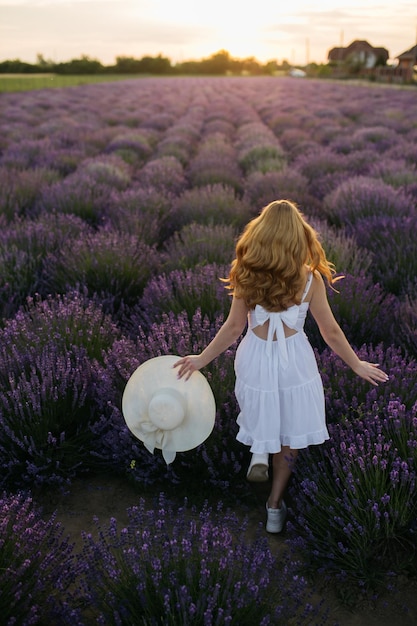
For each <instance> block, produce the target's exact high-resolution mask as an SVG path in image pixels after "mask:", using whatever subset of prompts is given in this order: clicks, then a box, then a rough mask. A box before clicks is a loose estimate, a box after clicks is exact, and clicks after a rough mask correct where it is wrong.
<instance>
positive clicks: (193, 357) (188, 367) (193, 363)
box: [173, 354, 204, 380]
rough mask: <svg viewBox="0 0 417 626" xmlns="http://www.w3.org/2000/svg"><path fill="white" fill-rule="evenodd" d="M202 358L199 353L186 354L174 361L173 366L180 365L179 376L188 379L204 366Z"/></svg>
mask: <svg viewBox="0 0 417 626" xmlns="http://www.w3.org/2000/svg"><path fill="white" fill-rule="evenodd" d="M203 365H204V364H203V363H202V359H201V356H200V355H199V354H190V355H188V356H184V357H183V358H182V359H179V360H178V361H176V362H175V363H174V366H173V367H178V368H179V369H178V378H183V377H184V376H185V380H188V379H189V378H190V376H191V374H192V373H193V372H196V371H197V370H200V369H201V368H202V367H203Z"/></svg>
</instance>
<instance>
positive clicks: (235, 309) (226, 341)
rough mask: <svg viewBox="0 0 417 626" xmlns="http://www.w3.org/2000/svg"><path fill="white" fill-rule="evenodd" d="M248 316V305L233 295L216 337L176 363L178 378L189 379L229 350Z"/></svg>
mask: <svg viewBox="0 0 417 626" xmlns="http://www.w3.org/2000/svg"><path fill="white" fill-rule="evenodd" d="M247 316H248V307H247V306H246V304H245V302H244V300H242V298H236V297H234V296H233V300H232V306H231V307H230V312H229V315H228V316H227V319H226V321H225V322H224V324H223V325H222V327H221V328H220V330H219V331H218V333H217V335H216V336H215V337H214V339H213V340H212V341H211V342H210V343H209V344H208V346H207V347H206V348H205V349H204V350H203V351H202V352H201V353H200V354H193V355H188V356H185V357H183V358H182V359H179V360H178V361H176V362H175V363H174V367H178V368H179V369H178V378H182V377H183V376H185V379H186V380H188V379H189V378H190V376H191V374H192V373H193V372H194V371H195V370H199V369H201V368H202V367H205V366H206V365H208V364H209V363H210V362H211V361H212V360H213V359H215V358H216V357H217V356H219V354H221V353H222V352H224V351H225V350H227V348H229V347H230V346H231V345H232V344H233V343H234V342H235V341H237V339H238V338H239V337H240V335H241V334H242V332H243V330H244V328H245V326H246V322H247Z"/></svg>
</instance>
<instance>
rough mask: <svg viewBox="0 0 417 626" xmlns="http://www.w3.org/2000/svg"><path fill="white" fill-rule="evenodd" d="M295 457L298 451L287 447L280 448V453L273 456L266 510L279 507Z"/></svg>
mask: <svg viewBox="0 0 417 626" xmlns="http://www.w3.org/2000/svg"><path fill="white" fill-rule="evenodd" d="M297 455H298V450H292V449H291V448H290V447H289V446H282V448H281V452H276V453H275V454H273V456H272V486H271V493H270V494H269V498H268V503H267V506H268V508H271V509H279V508H280V507H281V504H282V499H283V496H284V492H285V489H286V487H287V484H288V481H289V479H290V476H291V473H292V470H293V468H294V464H295V461H296V458H297Z"/></svg>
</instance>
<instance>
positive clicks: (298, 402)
mask: <svg viewBox="0 0 417 626" xmlns="http://www.w3.org/2000/svg"><path fill="white" fill-rule="evenodd" d="M312 278H313V274H312V272H310V273H309V276H308V279H307V284H306V287H305V290H304V293H303V296H302V299H301V304H299V305H293V306H291V307H289V308H288V309H286V310H285V311H280V312H271V311H267V310H266V309H264V308H263V307H262V306H260V305H257V306H256V307H255V308H254V309H252V310H251V311H249V314H248V330H247V333H246V335H245V337H244V338H243V339H242V341H241V343H240V345H239V347H238V349H237V352H236V359H235V372H236V384H235V394H236V399H237V402H238V404H239V408H240V413H239V415H238V418H237V424H238V426H239V432H238V434H237V436H236V438H237V440H238V441H240V442H241V443H243V444H246V445H248V446H250V450H251V452H254V453H257V454H262V453H265V452H268V453H274V452H279V451H280V450H281V446H289V447H290V448H292V449H301V448H306V447H307V446H309V445H312V444H320V443H323V442H324V441H325V440H326V439H329V433H328V431H327V427H326V418H325V404H324V391H323V384H322V380H321V376H320V373H319V371H318V367H317V361H316V357H315V356H314V351H313V348H312V347H311V344H310V342H309V340H308V338H307V335H306V334H305V332H304V322H305V318H306V315H307V311H308V307H309V303H308V302H305V297H306V296H307V293H308V291H309V289H310V286H311V282H312ZM267 320H269V329H268V337H267V339H266V340H265V339H261V338H260V337H258V336H257V335H255V333H254V332H253V330H252V329H253V328H255V327H256V326H261V325H262V324H264V323H265V322H266V321H267ZM284 323H285V325H286V326H287V327H288V328H291V329H294V330H296V331H297V332H296V333H295V334H293V335H291V336H289V337H285V334H284V326H283V324H284Z"/></svg>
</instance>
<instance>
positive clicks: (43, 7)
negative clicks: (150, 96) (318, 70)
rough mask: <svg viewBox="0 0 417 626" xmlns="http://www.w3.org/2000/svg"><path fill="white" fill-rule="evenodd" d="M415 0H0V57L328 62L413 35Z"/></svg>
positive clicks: (401, 43) (407, 42) (409, 41)
mask: <svg viewBox="0 0 417 626" xmlns="http://www.w3.org/2000/svg"><path fill="white" fill-rule="evenodd" d="M416 33H417V4H416V1H415V0H399V1H398V2H396V3H394V2H392V1H391V2H386V1H385V0H317V1H315V2H305V1H302V0H286V1H285V2H284V0H255V1H251V2H243V1H242V0H239V1H237V0H208V1H207V2H204V3H200V2H197V1H196V0H0V61H3V60H5V59H17V58H18V59H21V60H22V61H27V62H29V63H34V62H36V55H37V54H38V53H40V54H42V55H43V56H44V57H45V58H46V59H51V60H53V61H56V62H59V61H69V60H71V59H73V58H79V57H80V56H81V55H83V54H86V55H88V56H90V57H91V58H94V59H98V60H99V61H101V62H102V63H103V64H105V65H111V64H113V63H114V62H115V59H116V57H117V56H132V57H135V58H141V57H142V56H145V55H150V56H156V55H158V54H162V55H163V56H166V57H168V58H169V59H171V61H172V62H174V63H175V62H181V61H186V60H191V59H192V60H200V59H202V58H206V57H209V56H211V55H212V54H214V53H216V52H218V51H219V50H221V49H225V50H227V51H228V52H229V53H230V54H231V56H233V57H237V58H246V57H249V56H254V57H255V58H256V59H258V61H260V62H266V61H268V60H271V59H276V60H278V61H282V60H283V59H286V60H287V61H289V62H290V63H292V64H294V65H304V64H306V63H308V62H312V61H315V62H317V63H321V62H327V53H328V51H329V50H330V48H333V47H334V46H339V45H344V46H347V45H349V43H351V42H352V41H353V40H354V39H366V40H367V41H368V42H369V43H370V44H371V45H373V46H383V47H385V48H387V50H388V52H389V55H390V59H394V58H395V57H396V56H397V55H398V54H401V53H402V52H404V51H405V50H407V49H408V48H411V47H412V46H413V45H415V43H416Z"/></svg>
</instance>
